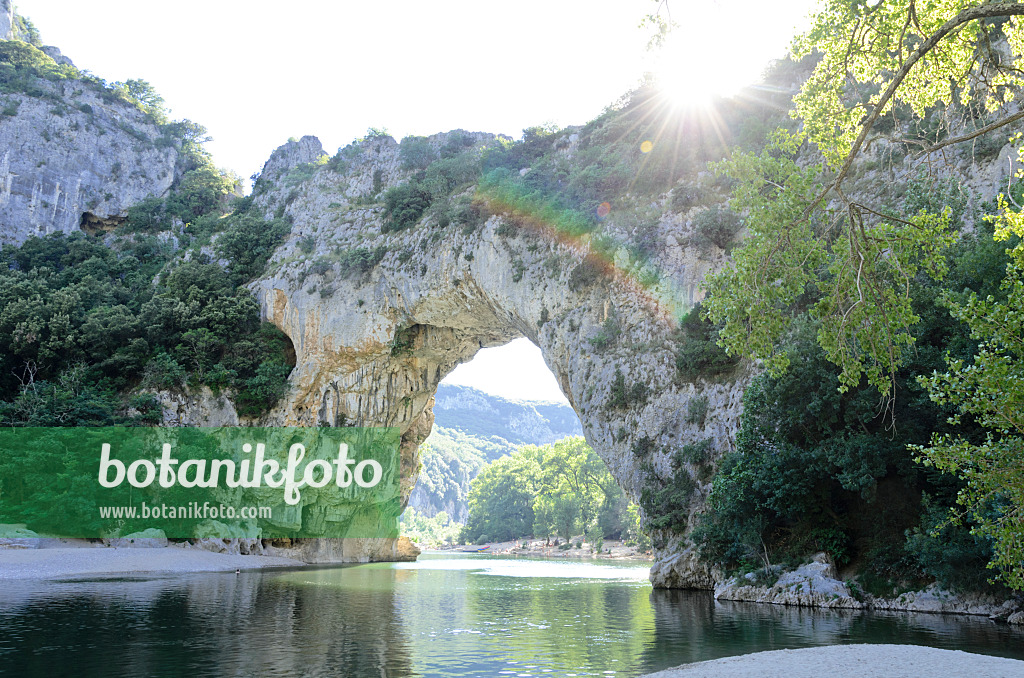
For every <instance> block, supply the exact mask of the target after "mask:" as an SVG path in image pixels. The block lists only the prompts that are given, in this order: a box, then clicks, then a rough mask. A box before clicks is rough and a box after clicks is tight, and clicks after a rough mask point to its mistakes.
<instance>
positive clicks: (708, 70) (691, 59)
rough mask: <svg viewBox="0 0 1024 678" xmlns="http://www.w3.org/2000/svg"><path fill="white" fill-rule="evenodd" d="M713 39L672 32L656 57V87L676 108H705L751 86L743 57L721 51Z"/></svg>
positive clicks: (693, 32)
mask: <svg viewBox="0 0 1024 678" xmlns="http://www.w3.org/2000/svg"><path fill="white" fill-rule="evenodd" d="M714 39H715V38H714V36H713V35H702V34H701V33H700V32H698V30H697V29H696V28H695V27H693V26H691V27H689V30H687V29H685V28H679V29H676V30H675V31H673V32H672V34H671V35H670V36H669V38H668V40H667V41H666V43H665V45H664V46H663V47H662V49H661V51H660V53H659V54H658V57H657V62H656V66H655V76H656V78H657V82H658V86H659V87H660V89H661V90H662V92H664V93H665V96H666V97H667V98H668V99H669V100H670V101H671V102H672V104H673V105H674V106H676V107H677V108H696V107H707V106H708V105H710V104H711V103H712V102H713V101H714V100H715V99H716V98H720V97H726V96H731V95H733V94H736V93H737V92H738V91H739V90H740V89H741V88H742V87H743V86H744V85H747V84H750V83H751V82H753V81H754V80H755V79H756V77H757V74H756V73H751V72H750V64H749V63H745V62H744V60H743V54H742V53H738V52H737V51H736V50H733V49H731V48H730V49H728V50H726V49H723V46H722V45H721V43H716V42H715V41H714Z"/></svg>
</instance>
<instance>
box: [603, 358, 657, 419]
mask: <svg viewBox="0 0 1024 678" xmlns="http://www.w3.org/2000/svg"><path fill="white" fill-rule="evenodd" d="M650 395H651V387H650V386H648V385H647V384H645V383H644V382H641V381H637V382H634V383H633V384H627V383H626V377H625V376H624V375H623V374H622V371H621V370H620V369H619V368H617V367H616V368H615V379H614V380H613V381H612V385H611V389H610V391H609V395H608V407H610V408H612V409H629V408H631V407H642V406H643V405H644V404H646V403H647V399H648V398H649V397H650Z"/></svg>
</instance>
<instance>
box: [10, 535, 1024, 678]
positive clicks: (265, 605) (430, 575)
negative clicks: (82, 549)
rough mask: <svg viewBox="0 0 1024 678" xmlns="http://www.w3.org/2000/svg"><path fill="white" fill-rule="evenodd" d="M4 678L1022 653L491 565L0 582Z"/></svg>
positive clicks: (876, 624)
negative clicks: (763, 654) (941, 651)
mask: <svg viewBox="0 0 1024 678" xmlns="http://www.w3.org/2000/svg"><path fill="white" fill-rule="evenodd" d="M0 587H2V588H0V675H5V676H8V675H10V676H40V677H44V678H53V677H54V676H64V675H68V676H72V675H73V676H86V677H89V676H188V677H195V676H351V677H355V678H363V677H367V678H369V677H382V676H383V677H387V678H403V677H405V676H425V677H426V676H430V677H433V676H445V677H448V676H623V677H631V676H636V675H639V674H641V673H646V672H649V671H656V670H659V669H663V668H667V667H669V666H675V665H677V664H682V663H685V662H693V661H702V660H705V659H714V658H718V657H724V656H729V655H736V654H745V653H748V652H756V651H759V650H775V649H782V648H796V647H807V646H811V645H832V644H839V643H914V644H920V645H931V646H934V647H942V648H952V649H963V650H970V651H974V652H983V653H986V654H993V655H1000V656H1005V657H1014V658H1017V659H1024V631H1022V630H1021V629H1019V628H1012V627H1008V626H1006V625H998V624H995V623H992V622H990V621H988V620H987V619H984V618H970V617H946V616H941V615H929V614H912V613H910V614H902V613H874V614H868V613H860V612H844V611H821V610H814V611H811V610H798V609H788V608H783V607H777V606H771V605H756V604H751V603H724V602H716V601H715V600H714V599H713V598H712V597H711V595H710V594H708V593H703V592H698V593H695V592H683V591H655V590H652V589H651V587H650V585H649V584H648V582H647V566H646V565H645V564H643V563H616V564H611V565H606V564H592V563H573V562H561V561H558V562H553V561H542V560H527V559H509V558H500V557H493V556H475V555H474V556H463V555H461V554H457V555H456V556H421V559H420V561H419V562H417V563H401V564H387V563H378V564H371V565H359V566H351V567H341V568H331V569H318V570H302V571H294V570H293V571H275V572H260V573H243V574H241V575H235V574H233V573H232V574H201V575H188V576H174V577H159V578H152V577H144V578H129V579H126V578H117V579H100V580H89V581H75V582H5V583H3V584H0Z"/></svg>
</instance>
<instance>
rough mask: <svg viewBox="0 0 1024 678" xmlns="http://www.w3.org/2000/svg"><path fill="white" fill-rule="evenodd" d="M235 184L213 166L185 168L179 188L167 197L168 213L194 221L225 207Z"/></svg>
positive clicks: (186, 221) (187, 220) (187, 221)
mask: <svg viewBox="0 0 1024 678" xmlns="http://www.w3.org/2000/svg"><path fill="white" fill-rule="evenodd" d="M235 186H236V181H235V180H234V179H233V178H231V177H230V176H228V175H226V174H224V173H222V172H220V171H219V170H217V169H215V168H214V167H212V166H204V167H200V168H197V169H194V170H191V171H189V172H186V173H185V175H184V176H183V177H182V178H181V182H180V183H179V184H178V187H177V190H176V191H175V192H174V193H172V194H171V195H170V197H168V198H167V207H166V209H167V214H169V215H172V216H176V217H178V218H179V219H181V220H182V221H184V222H185V223H186V224H188V223H191V222H193V221H195V220H196V219H198V218H199V217H202V216H204V215H206V214H210V213H212V212H215V211H217V210H218V209H219V208H220V207H222V206H223V205H224V204H225V203H226V197H227V196H228V195H230V194H231V193H232V192H233V191H234V189H235Z"/></svg>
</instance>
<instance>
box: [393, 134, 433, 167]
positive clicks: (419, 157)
mask: <svg viewBox="0 0 1024 678" xmlns="http://www.w3.org/2000/svg"><path fill="white" fill-rule="evenodd" d="M398 157H399V159H401V161H402V167H403V168H404V169H425V168H426V166H427V165H429V164H430V163H432V162H433V161H434V159H435V158H436V157H437V153H436V152H435V151H434V149H433V147H432V146H431V145H430V140H429V139H427V138H426V137H416V136H410V137H405V138H404V139H402V141H401V142H400V143H399V145H398Z"/></svg>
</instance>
